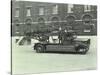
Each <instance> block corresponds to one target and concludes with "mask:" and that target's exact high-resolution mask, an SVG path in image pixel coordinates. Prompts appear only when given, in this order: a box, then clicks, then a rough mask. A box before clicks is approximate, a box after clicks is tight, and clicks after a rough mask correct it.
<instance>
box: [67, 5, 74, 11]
mask: <svg viewBox="0 0 100 75" xmlns="http://www.w3.org/2000/svg"><path fill="white" fill-rule="evenodd" d="M68 13H73V4H68Z"/></svg>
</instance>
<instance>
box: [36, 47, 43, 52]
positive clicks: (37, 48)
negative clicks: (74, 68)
mask: <svg viewBox="0 0 100 75" xmlns="http://www.w3.org/2000/svg"><path fill="white" fill-rule="evenodd" d="M43 51H44V46H43V45H37V46H36V52H37V53H42V52H43Z"/></svg>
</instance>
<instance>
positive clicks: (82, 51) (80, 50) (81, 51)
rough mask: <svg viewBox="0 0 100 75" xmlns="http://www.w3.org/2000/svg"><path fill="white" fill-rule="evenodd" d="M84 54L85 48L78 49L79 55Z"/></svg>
mask: <svg viewBox="0 0 100 75" xmlns="http://www.w3.org/2000/svg"><path fill="white" fill-rule="evenodd" d="M86 52H87V49H86V48H80V49H79V53H81V54H86Z"/></svg>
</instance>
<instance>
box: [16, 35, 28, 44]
mask: <svg viewBox="0 0 100 75" xmlns="http://www.w3.org/2000/svg"><path fill="white" fill-rule="evenodd" d="M25 41H26V39H25V36H22V37H20V38H19V40H18V41H17V45H23V44H24V42H25Z"/></svg>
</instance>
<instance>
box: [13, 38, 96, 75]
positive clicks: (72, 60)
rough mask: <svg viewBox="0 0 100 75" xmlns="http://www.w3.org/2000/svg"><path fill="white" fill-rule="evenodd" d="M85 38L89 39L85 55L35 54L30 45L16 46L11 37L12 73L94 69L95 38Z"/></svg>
mask: <svg viewBox="0 0 100 75" xmlns="http://www.w3.org/2000/svg"><path fill="white" fill-rule="evenodd" d="M85 37H86V38H87V37H88V38H91V45H90V50H89V52H88V53H87V54H86V55H81V54H65V53H64V54H63V53H36V52H35V51H34V50H32V45H30V46H29V45H24V46H18V45H17V44H15V41H14V40H15V37H12V72H13V74H27V73H44V72H62V71H75V70H91V69H96V65H97V64H96V61H97V59H96V58H97V55H96V48H97V47H96V46H97V43H96V42H97V40H96V39H97V38H96V36H85ZM80 38H81V37H80Z"/></svg>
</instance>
